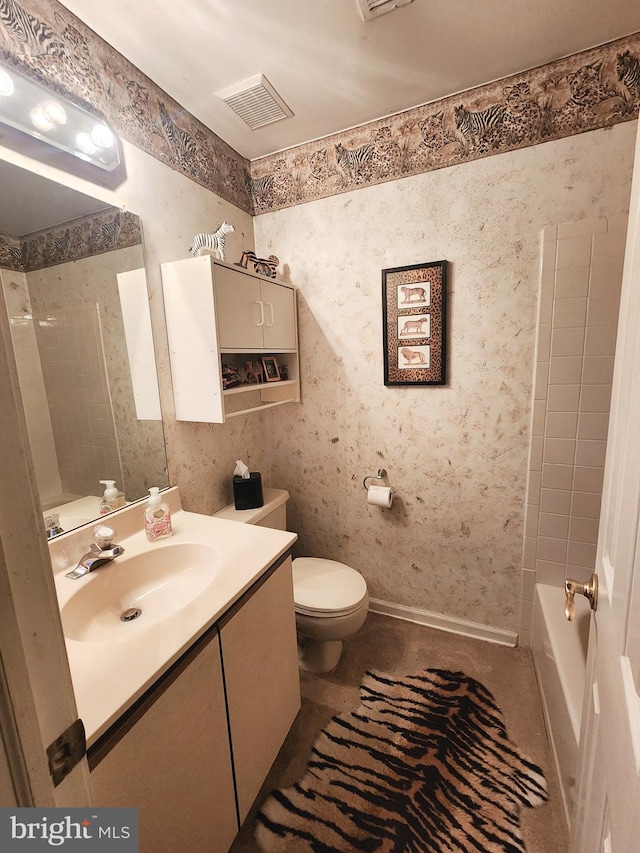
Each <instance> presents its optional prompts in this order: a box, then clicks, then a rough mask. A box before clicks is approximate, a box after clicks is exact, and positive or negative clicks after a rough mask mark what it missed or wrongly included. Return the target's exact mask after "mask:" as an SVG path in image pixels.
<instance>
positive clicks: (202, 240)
mask: <svg viewBox="0 0 640 853" xmlns="http://www.w3.org/2000/svg"><path fill="white" fill-rule="evenodd" d="M235 230H236V229H235V228H234V227H233V225H232V224H231V223H230V222H223V223H222V224H221V225H220V226H219V227H218V228H217V229H216V231H214V232H213V234H196V236H195V237H194V238H193V242H192V243H191V248H190V249H189V252H190V253H191V255H192V257H194V258H195V256H196V255H197V254H198V253H199V252H200V250H201V249H207V250H208V251H209V252H213V253H214V254H215V255H217V257H219V258H220V260H221V261H224V240H225V237H226V235H227V234H229V233H231V231H235Z"/></svg>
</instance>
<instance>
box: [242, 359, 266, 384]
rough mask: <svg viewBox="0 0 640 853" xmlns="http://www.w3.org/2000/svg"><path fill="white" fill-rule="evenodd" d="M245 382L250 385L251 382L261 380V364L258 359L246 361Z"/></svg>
mask: <svg viewBox="0 0 640 853" xmlns="http://www.w3.org/2000/svg"><path fill="white" fill-rule="evenodd" d="M246 371H247V382H248V383H249V384H250V385H251V384H252V383H253V382H257V383H260V382H262V365H261V364H260V362H259V361H248V362H247V366H246Z"/></svg>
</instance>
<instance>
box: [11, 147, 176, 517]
mask: <svg viewBox="0 0 640 853" xmlns="http://www.w3.org/2000/svg"><path fill="white" fill-rule="evenodd" d="M0 186H1V187H2V193H0V283H1V285H2V289H1V291H2V294H3V296H4V304H5V305H6V310H7V313H8V316H9V320H10V325H11V337H12V341H13V346H14V352H15V356H16V364H17V368H18V377H19V382H20V389H21V393H22V399H23V405H24V409H25V414H26V419H27V428H28V432H29V441H30V445H31V452H32V458H33V464H34V469H35V475H36V481H37V484H38V491H39V494H40V502H41V505H42V509H43V512H44V514H45V518H46V519H51V517H52V516H54V515H57V516H58V517H59V527H60V528H61V529H62V530H63V531H67V530H70V529H72V528H74V527H77V526H79V525H81V524H85V523H87V522H89V521H92V520H94V519H95V518H96V517H98V516H99V513H100V510H99V498H100V495H101V494H102V491H103V489H104V486H101V485H100V480H115V481H116V484H117V488H118V489H120V490H121V491H122V492H124V495H125V498H126V500H127V501H134V500H138V499H140V498H142V497H144V495H146V493H147V490H148V489H149V487H150V486H160V487H161V488H162V487H165V486H168V485H169V483H168V473H167V462H166V454H165V444H164V436H163V431H162V420H161V415H160V402H159V396H158V384H157V375H156V367H155V359H154V356H153V344H152V340H151V320H150V316H149V303H148V296H147V288H146V277H145V266H144V252H143V246H142V232H141V224H140V221H139V219H138V218H137V217H136V216H134V215H133V214H131V213H129V212H125V211H122V210H119V209H118V208H115V207H109V206H108V205H106V204H105V203H104V202H101V201H98V200H97V199H94V198H91V197H90V196H88V195H84V194H83V193H79V192H76V191H75V190H71V189H69V188H67V187H64V186H62V185H60V184H58V183H56V182H54V181H51V180H49V179H47V178H44V177H42V176H40V175H35V174H33V173H31V172H27V171H25V170H24V169H21V168H19V167H17V166H15V165H13V164H9V163H5V162H2V161H0ZM58 532H59V531H58Z"/></svg>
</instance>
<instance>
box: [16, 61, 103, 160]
mask: <svg viewBox="0 0 640 853" xmlns="http://www.w3.org/2000/svg"><path fill="white" fill-rule="evenodd" d="M0 122H3V123H4V124H8V125H9V126H10V127H13V128H15V129H16V130H21V131H22V132H23V133H28V134H29V136H33V137H34V138H35V139H40V140H41V141H43V142H46V143H48V144H49V145H53V146H54V147H55V148H59V149H60V150H61V151H66V152H67V153H68V154H73V155H74V156H75V157H79V158H80V159H81V160H85V161H87V162H88V163H93V165H94V166H98V167H99V168H100V169H105V170H106V171H107V172H112V171H113V170H114V169H115V168H116V166H118V164H119V163H120V155H119V152H118V145H117V140H116V137H115V136H114V135H113V133H112V132H111V130H110V129H109V127H108V126H107V125H106V124H105V122H103V121H101V120H100V119H98V118H96V117H95V116H93V115H91V113H88V112H87V111H86V110H84V109H82V107H77V106H76V105H75V104H72V103H71V101H67V100H66V99H65V98H62V97H61V96H59V95H55V94H53V93H52V92H51V91H50V90H49V89H46V88H45V87H44V86H41V85H40V84H39V83H36V82H35V81H34V80H31V79H30V78H29V77H25V76H24V75H23V74H20V73H19V72H18V71H15V70H14V69H13V68H9V67H7V66H6V65H2V64H0Z"/></svg>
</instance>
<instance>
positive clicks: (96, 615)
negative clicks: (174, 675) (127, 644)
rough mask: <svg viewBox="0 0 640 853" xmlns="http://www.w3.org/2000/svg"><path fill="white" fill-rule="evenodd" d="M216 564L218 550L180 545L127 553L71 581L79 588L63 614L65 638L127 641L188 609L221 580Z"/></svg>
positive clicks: (205, 546)
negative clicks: (150, 626) (132, 554)
mask: <svg viewBox="0 0 640 853" xmlns="http://www.w3.org/2000/svg"><path fill="white" fill-rule="evenodd" d="M217 564H218V560H217V553H216V551H215V549H213V548H210V547H208V546H207V545H201V544H189V543H176V544H167V545H155V546H152V547H151V548H150V549H149V550H148V551H144V552H143V553H140V554H136V555H134V556H132V557H130V558H127V555H126V553H125V554H123V555H122V556H121V557H118V558H117V559H115V560H113V561H112V562H110V563H106V564H105V565H104V566H101V567H100V568H99V569H96V570H95V571H94V572H92V573H91V574H90V575H86V576H85V577H83V578H79V579H77V580H72V579H71V578H66V579H65V580H66V581H67V583H70V584H77V587H78V589H77V591H76V592H74V593H73V594H72V596H71V597H70V598H69V600H68V601H67V602H66V604H65V605H64V606H63V607H62V609H61V611H60V613H61V616H62V627H63V630H64V635H65V637H66V638H67V639H69V640H80V641H84V642H99V641H102V640H117V639H118V638H128V637H130V636H131V631H132V630H133V631H135V630H137V627H148V626H149V625H152V624H154V623H155V622H158V621H160V620H162V619H165V618H166V617H168V616H171V615H173V614H174V613H176V612H177V611H179V610H181V609H182V608H184V607H186V605H188V604H189V603H190V602H192V601H193V600H194V599H195V598H196V597H197V596H198V595H200V594H201V593H202V592H203V591H204V590H205V589H206V588H207V587H208V586H210V584H212V583H213V581H214V580H215V579H216V575H217V568H216V566H217ZM137 610H139V611H140V613H139V614H138V613H137V612H136V611H137ZM132 611H133V612H132ZM123 614H125V620H123V618H122V617H123ZM126 616H129V617H132V618H130V620H129V621H127V620H126Z"/></svg>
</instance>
